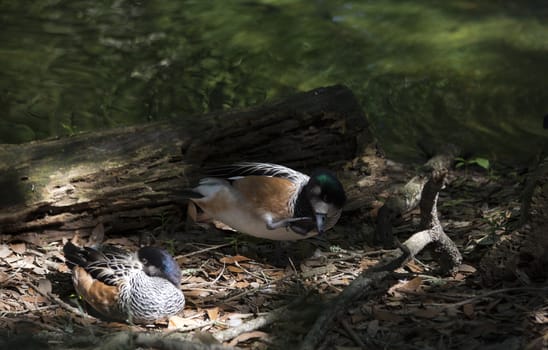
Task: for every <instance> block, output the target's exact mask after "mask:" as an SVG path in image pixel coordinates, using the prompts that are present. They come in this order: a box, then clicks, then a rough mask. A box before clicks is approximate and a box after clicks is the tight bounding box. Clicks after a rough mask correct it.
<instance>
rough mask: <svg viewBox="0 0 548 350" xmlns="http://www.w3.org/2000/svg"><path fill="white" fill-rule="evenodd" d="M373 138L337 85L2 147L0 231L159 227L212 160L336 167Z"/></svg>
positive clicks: (70, 231) (54, 232)
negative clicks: (244, 106)
mask: <svg viewBox="0 0 548 350" xmlns="http://www.w3.org/2000/svg"><path fill="white" fill-rule="evenodd" d="M371 141H372V137H371V134H370V132H369V130H368V124H367V121H366V119H365V117H364V115H363V113H362V111H361V107H360V106H359V104H358V102H357V100H356V99H355V97H354V95H353V94H352V92H351V91H350V90H349V89H347V88H345V87H343V86H332V87H327V88H320V89H316V90H313V91H309V92H306V93H300V94H297V95H294V96H291V97H289V98H287V99H284V100H281V101H278V102H274V103H271V104H268V105H263V106H258V107H253V108H249V109H244V110H238V111H227V112H216V113H211V114H208V115H205V116H201V117H200V116H196V117H192V118H181V119H180V120H177V121H164V122H158V123H154V124H147V125H140V126H132V127H124V128H119V129H114V130H108V131H101V132H94V133H85V134H79V135H75V136H73V137H68V138H60V139H54V140H45V141H38V142H31V143H28V144H23V145H0V234H4V235H13V234H17V235H18V237H24V236H26V237H27V239H31V238H32V237H33V236H36V235H38V234H40V233H43V232H48V233H50V235H48V236H50V237H56V236H57V238H60V237H61V236H70V235H71V234H73V233H76V232H79V233H80V234H86V233H88V234H89V232H91V230H92V229H93V228H94V227H95V226H96V225H97V224H99V223H102V224H103V225H104V226H105V227H107V228H108V229H110V230H114V231H116V232H130V231H134V230H138V229H144V228H151V227H157V226H159V225H160V224H161V221H162V219H163V218H164V217H165V215H175V214H176V213H177V212H178V210H179V207H180V206H181V203H180V200H178V193H180V191H181V190H182V189H183V188H185V187H187V186H189V185H190V184H191V183H193V182H194V181H195V180H196V178H197V177H198V176H199V174H200V167H202V166H204V165H211V164H215V163H226V162H232V161H242V160H246V161H268V162H274V163H281V164H284V165H288V166H291V167H295V168H297V169H302V170H307V169H311V168H313V167H316V166H320V165H323V166H328V165H331V166H336V163H337V162H339V164H340V163H342V162H344V161H346V160H349V159H351V158H353V157H354V156H355V155H356V153H357V152H359V151H360V150H361V149H363V148H364V147H365V145H367V144H368V143H370V142H371Z"/></svg>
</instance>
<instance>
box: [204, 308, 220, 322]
mask: <svg viewBox="0 0 548 350" xmlns="http://www.w3.org/2000/svg"><path fill="white" fill-rule="evenodd" d="M206 312H207V317H209V320H210V321H217V319H218V318H219V308H218V307H214V308H212V309H207V310H206Z"/></svg>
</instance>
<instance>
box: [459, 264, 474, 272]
mask: <svg viewBox="0 0 548 350" xmlns="http://www.w3.org/2000/svg"><path fill="white" fill-rule="evenodd" d="M459 272H466V273H474V272H476V268H475V267H474V266H472V265H468V264H461V265H460V266H459Z"/></svg>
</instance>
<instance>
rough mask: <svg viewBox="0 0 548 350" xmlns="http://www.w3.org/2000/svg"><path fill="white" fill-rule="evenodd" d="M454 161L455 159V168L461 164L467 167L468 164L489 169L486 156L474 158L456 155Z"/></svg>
mask: <svg viewBox="0 0 548 350" xmlns="http://www.w3.org/2000/svg"><path fill="white" fill-rule="evenodd" d="M455 161H456V164H455V168H457V169H458V168H461V167H463V166H464V167H465V168H467V167H469V166H470V165H477V166H479V167H480V168H483V169H485V170H489V169H490V163H489V159H486V158H481V157H476V158H470V159H464V158H462V157H457V158H455Z"/></svg>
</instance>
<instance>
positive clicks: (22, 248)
mask: <svg viewBox="0 0 548 350" xmlns="http://www.w3.org/2000/svg"><path fill="white" fill-rule="evenodd" d="M10 248H11V250H12V251H13V252H14V253H17V254H25V252H26V251H27V245H26V244H25V242H21V243H12V244H10Z"/></svg>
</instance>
